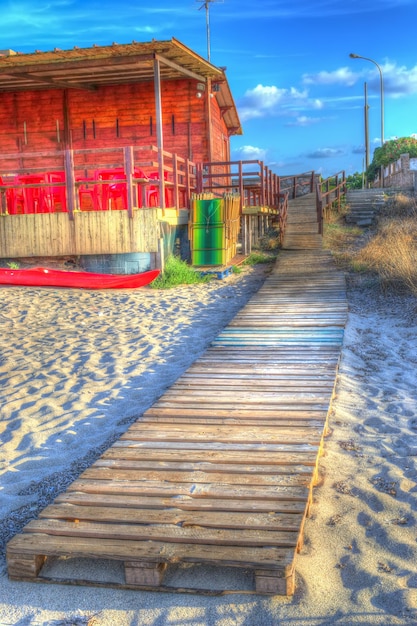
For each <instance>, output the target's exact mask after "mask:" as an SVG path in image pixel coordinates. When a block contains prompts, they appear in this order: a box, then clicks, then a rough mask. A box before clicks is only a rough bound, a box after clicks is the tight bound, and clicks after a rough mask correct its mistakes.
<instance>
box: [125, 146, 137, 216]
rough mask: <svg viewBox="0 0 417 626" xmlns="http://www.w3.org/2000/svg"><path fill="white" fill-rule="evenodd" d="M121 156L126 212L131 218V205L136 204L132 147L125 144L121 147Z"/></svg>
mask: <svg viewBox="0 0 417 626" xmlns="http://www.w3.org/2000/svg"><path fill="white" fill-rule="evenodd" d="M123 156H124V169H125V174H126V185H127V214H128V216H129V217H130V218H133V207H134V206H135V204H137V203H135V193H134V189H133V172H134V163H133V147H132V146H126V147H125V148H123Z"/></svg>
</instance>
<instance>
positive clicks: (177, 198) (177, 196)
mask: <svg viewBox="0 0 417 626" xmlns="http://www.w3.org/2000/svg"><path fill="white" fill-rule="evenodd" d="M172 160H173V164H174V167H173V176H174V205H175V208H176V209H177V215H179V212H180V194H179V189H178V175H179V171H178V156H177V155H176V154H173V155H172Z"/></svg>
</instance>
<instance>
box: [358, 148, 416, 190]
mask: <svg viewBox="0 0 417 626" xmlns="http://www.w3.org/2000/svg"><path fill="white" fill-rule="evenodd" d="M402 154H409V155H410V159H411V158H415V157H417V139H413V137H400V138H399V139H392V140H391V141H386V142H385V143H384V145H383V146H381V147H380V148H376V149H375V152H374V157H373V159H372V163H371V164H370V166H369V167H368V169H367V170H366V177H367V179H368V180H375V178H376V175H377V173H378V172H379V170H380V169H381V167H386V166H387V165H389V164H390V163H394V162H395V161H397V159H399V158H400V156H401V155H402Z"/></svg>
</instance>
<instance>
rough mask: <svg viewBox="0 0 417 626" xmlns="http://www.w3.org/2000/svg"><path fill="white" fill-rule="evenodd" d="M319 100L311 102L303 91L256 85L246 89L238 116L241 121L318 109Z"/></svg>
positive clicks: (319, 106) (292, 88)
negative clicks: (300, 110)
mask: <svg viewBox="0 0 417 626" xmlns="http://www.w3.org/2000/svg"><path fill="white" fill-rule="evenodd" d="M322 106H323V104H322V102H321V100H319V99H315V100H312V99H310V98H309V96H308V91H307V90H306V89H305V90H303V91H300V90H298V89H296V88H295V87H290V88H289V89H280V88H279V87H276V86H275V85H260V84H259V85H257V86H256V87H255V88H254V89H248V90H247V91H246V93H245V95H244V96H243V98H242V100H241V102H240V106H239V115H240V118H241V120H242V121H246V120H249V119H254V118H259V117H274V116H277V115H286V114H288V111H294V110H299V109H320V108H321V107H322Z"/></svg>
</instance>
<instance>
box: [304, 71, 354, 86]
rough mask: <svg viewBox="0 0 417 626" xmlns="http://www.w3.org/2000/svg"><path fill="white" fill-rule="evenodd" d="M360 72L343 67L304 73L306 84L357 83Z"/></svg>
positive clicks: (348, 84) (349, 84)
mask: <svg viewBox="0 0 417 626" xmlns="http://www.w3.org/2000/svg"><path fill="white" fill-rule="evenodd" d="M359 76H360V74H358V73H355V72H352V70H351V69H350V68H349V67H341V68H339V69H338V70H333V71H332V72H327V71H326V70H323V71H321V72H318V73H317V74H303V83H304V84H305V85H347V86H351V85H354V84H355V83H356V81H357V80H358V78H359Z"/></svg>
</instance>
